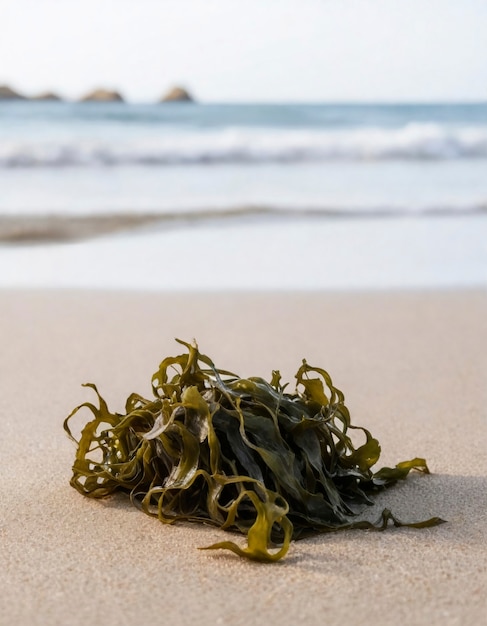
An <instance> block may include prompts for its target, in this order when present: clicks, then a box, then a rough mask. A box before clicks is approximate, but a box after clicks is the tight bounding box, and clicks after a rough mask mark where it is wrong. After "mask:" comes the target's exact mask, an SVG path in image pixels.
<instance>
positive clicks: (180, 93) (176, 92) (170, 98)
mask: <svg viewBox="0 0 487 626" xmlns="http://www.w3.org/2000/svg"><path fill="white" fill-rule="evenodd" d="M160 102H194V99H193V97H192V96H191V94H190V93H189V91H187V90H186V89H184V87H173V88H172V89H170V90H169V91H168V92H167V93H166V95H164V96H163V97H162V98H161V100H160Z"/></svg>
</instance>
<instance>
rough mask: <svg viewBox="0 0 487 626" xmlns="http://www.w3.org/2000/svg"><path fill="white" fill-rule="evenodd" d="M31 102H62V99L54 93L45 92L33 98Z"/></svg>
mask: <svg viewBox="0 0 487 626" xmlns="http://www.w3.org/2000/svg"><path fill="white" fill-rule="evenodd" d="M30 100H35V101H36V102H60V101H61V100H62V98H61V97H60V96H58V95H57V93H54V92H52V91H43V92H42V93H40V94H38V95H37V96H33V97H32V98H30Z"/></svg>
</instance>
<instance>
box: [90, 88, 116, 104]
mask: <svg viewBox="0 0 487 626" xmlns="http://www.w3.org/2000/svg"><path fill="white" fill-rule="evenodd" d="M123 101H124V99H123V98H122V96H121V94H119V92H118V91H110V90H109V89H95V90H94V91H90V93H88V94H86V96H83V97H82V98H80V102H123Z"/></svg>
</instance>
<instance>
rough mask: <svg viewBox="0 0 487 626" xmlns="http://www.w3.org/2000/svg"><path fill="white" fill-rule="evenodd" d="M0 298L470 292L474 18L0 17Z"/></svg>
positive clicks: (192, 11) (215, 10) (17, 12)
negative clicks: (17, 291)
mask: <svg viewBox="0 0 487 626" xmlns="http://www.w3.org/2000/svg"><path fill="white" fill-rule="evenodd" d="M0 23H1V24H2V36H1V38H0V287H88V288H103V289H107V288H115V289H119V288H122V289H150V290H153V289H156V290H157V289H173V290H174V289H176V290H178V289H181V290H188V289H193V290H194V289H198V290H207V289H212V290H215V289H216V290H218V289H225V290H227V289H257V290H262V289H264V290H269V289H293V290H294V289H306V290H309V289H346V290H350V289H391V288H394V289H404V288H428V289H430V288H450V287H485V286H487V243H486V242H487V47H486V46H485V33H486V32H487V4H486V3H485V2H482V1H480V0H465V1H464V2H462V3H459V2H457V1H456V0H430V1H429V2H428V3H424V2H421V1H420V0H410V1H409V2H407V3H405V2H402V1H400V0H387V1H386V0H375V1H374V2H372V1H370V0H347V1H345V2H344V1H342V0H279V1H277V0H269V1H268V2H265V3H263V2H259V1H258V0H246V1H245V2H243V1H241V0H206V1H205V2H200V1H198V0H184V2H181V0H179V1H177V2H176V1H173V0H157V1H155V0H138V1H137V2H135V1H133V0H96V1H95V0H84V1H83V2H79V1H70V2H66V1H61V0H35V1H34V0H15V1H13V0H1V1H0Z"/></svg>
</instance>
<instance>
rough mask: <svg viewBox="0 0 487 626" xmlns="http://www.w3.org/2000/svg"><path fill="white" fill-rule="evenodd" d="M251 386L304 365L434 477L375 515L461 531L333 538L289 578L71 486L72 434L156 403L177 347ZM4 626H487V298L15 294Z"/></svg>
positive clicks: (200, 531)
mask: <svg viewBox="0 0 487 626" xmlns="http://www.w3.org/2000/svg"><path fill="white" fill-rule="evenodd" d="M174 337H181V338H183V339H187V340H191V339H192V338H193V337H195V338H196V339H197V340H198V342H199V345H200V348H201V350H202V352H205V353H206V354H209V355H210V356H211V357H212V358H213V359H214V361H215V363H216V364H217V365H218V366H220V367H223V368H228V369H230V370H233V371H236V372H238V373H239V374H241V375H245V376H252V375H254V376H257V375H262V376H266V377H268V376H270V373H271V370H272V369H275V368H279V369H280V370H281V372H282V374H283V378H284V379H287V380H291V381H292V377H293V375H294V373H295V371H296V369H297V368H298V367H299V365H300V363H301V359H302V358H303V357H306V358H307V360H308V361H309V362H310V363H311V364H313V365H320V366H323V367H325V368H326V369H327V370H328V371H329V372H330V373H331V375H332V377H333V380H334V383H335V384H336V385H337V386H338V387H339V388H340V389H342V390H343V391H344V392H345V396H346V402H347V405H348V407H349V408H350V411H351V414H352V420H353V422H354V423H357V424H360V425H363V426H366V427H368V428H369V429H370V430H371V431H372V433H373V434H374V435H375V436H376V437H377V438H378V439H379V440H380V442H381V444H382V451H383V454H382V458H381V461H380V462H381V463H382V464H388V465H390V464H394V463H396V462H398V461H402V460H405V459H410V458H413V457H415V456H424V457H426V458H427V460H428V463H429V466H430V469H431V471H432V472H433V473H432V474H431V475H430V476H424V475H419V474H416V475H414V476H412V477H411V478H410V479H409V480H408V481H407V482H406V483H404V484H401V485H400V486H399V487H397V488H393V489H392V490H390V491H388V492H386V493H385V494H382V495H381V496H380V497H379V498H378V500H377V505H376V506H374V507H373V508H371V509H368V510H367V518H369V519H376V518H377V516H378V514H379V512H380V510H381V509H382V508H383V507H384V506H387V507H388V508H390V509H392V511H393V512H394V513H396V514H397V515H398V517H400V518H404V519H409V520H411V519H424V518H427V517H430V516H433V515H438V516H440V517H442V518H444V519H446V520H448V523H447V524H443V525H442V526H438V527H435V528H431V529H426V530H413V529H391V530H389V531H387V532H384V533H371V532H363V531H351V532H343V533H335V534H328V535H321V536H318V537H315V538H312V539H306V540H303V541H299V542H295V543H293V544H292V546H291V549H290V551H289V554H288V556H287V557H286V558H285V559H284V560H283V561H281V562H280V563H278V564H275V565H272V564H271V565H262V564H256V563H252V562H247V561H243V560H241V559H239V558H237V557H236V556H235V555H233V554H230V553H228V554H227V553H214V552H202V551H199V550H197V548H198V546H205V545H208V544H211V543H213V542H215V541H221V540H223V539H228V538H229V537H228V535H227V534H226V533H224V532H223V531H220V530H218V529H215V528H212V527H206V526H200V525H189V524H176V525H173V526H165V525H163V524H161V523H160V522H158V521H157V520H154V519H152V518H149V517H147V516H145V515H144V514H143V513H141V512H140V511H138V510H136V509H134V508H133V507H132V506H131V505H130V503H129V502H127V501H126V500H125V499H124V498H122V497H116V498H111V499H108V500H104V501H93V500H90V499H88V498H83V497H82V496H81V495H80V494H79V493H77V492H76V491H75V490H74V489H72V488H71V487H70V486H69V478H70V475H71V465H72V462H73V459H74V447H73V444H72V442H70V441H69V440H68V438H67V437H66V436H65V433H64V432H63V429H62V422H63V419H64V417H65V416H66V415H67V414H68V413H69V412H70V411H71V409H72V408H74V406H76V405H78V404H80V403H81V402H84V401H85V400H89V399H91V395H90V391H89V390H88V389H84V388H82V387H81V386H80V385H81V383H84V382H95V383H96V384H97V385H98V387H99V389H100V391H101V393H102V394H103V395H104V396H105V398H106V399H107V401H108V403H109V406H110V407H111V408H113V409H115V410H119V411H121V410H122V409H123V405H124V401H125V398H126V397H127V395H128V394H129V393H130V392H132V391H137V392H139V393H141V394H142V395H148V394H150V377H151V375H152V373H153V371H154V370H155V369H156V368H157V366H158V364H159V361H160V360H161V358H162V357H164V356H166V355H168V354H178V353H179V352H180V350H179V346H177V345H176V344H175V343H174V341H173V338H174ZM0 338H1V345H2V349H1V351H0V417H1V421H0V461H1V463H0V503H1V512H0V545H1V549H0V589H1V593H0V623H1V624H9V625H10V624H15V625H35V624H50V625H58V624H59V625H63V626H64V625H71V624H73V625H75V624H83V625H85V624H103V625H104V626H111V625H114V626H115V625H117V626H125V625H136V624H137V625H139V624H163V623H164V624H173V625H182V626H185V625H189V624H191V625H194V624H197V625H198V626H207V625H208V626H210V625H211V626H216V625H220V624H228V625H246V626H247V625H252V624H256V625H268V624H279V625H280V626H287V625H295V624H304V625H317V626H318V625H320V626H322V625H323V624H328V625H330V624H340V625H342V624H360V625H364V626H367V625H371V626H372V625H374V626H381V625H384V626H385V625H388V626H390V625H392V624H401V623H402V624H408V626H413V625H423V624H424V625H426V624H428V625H429V624H433V625H435V624H438V625H440V624H441V625H442V626H444V625H450V624H451V625H459V626H460V625H462V626H463V625H469V626H471V625H474V626H475V625H477V624H478V625H479V626H480V625H482V624H485V623H487V453H486V447H487V408H486V407H487V385H486V380H487V376H486V374H487V350H486V348H487V294H486V293H483V292H479V291H456V292H453V291H452V292H435V293H394V292H388V293H386V292H381V293H355V294H345V293H343V294H338V293H337V294H334V293H323V294H303V293H301V294H299V295H296V294H291V293H290V294H274V295H265V294H260V295H252V294H244V293H240V294H230V293H227V294H204V295H203V294H200V295H191V294H169V293H166V294H163V293H160V294H134V293H125V294H124V293H104V292H88V291H86V292H84V291H78V292H77V291H64V292H63V291H47V290H45V291H38V292H36V291H25V292H22V291H3V292H0Z"/></svg>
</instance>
